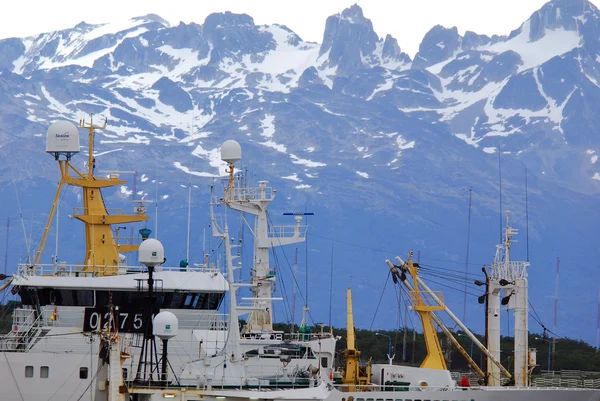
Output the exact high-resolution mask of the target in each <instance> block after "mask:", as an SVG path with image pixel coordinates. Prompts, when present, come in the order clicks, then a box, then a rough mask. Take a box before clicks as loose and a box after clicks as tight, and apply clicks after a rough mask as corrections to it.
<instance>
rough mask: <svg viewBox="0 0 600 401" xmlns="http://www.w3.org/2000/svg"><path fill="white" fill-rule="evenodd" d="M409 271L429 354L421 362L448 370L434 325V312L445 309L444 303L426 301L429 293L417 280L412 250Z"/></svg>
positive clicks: (434, 367) (414, 305) (415, 303)
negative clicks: (437, 303)
mask: <svg viewBox="0 0 600 401" xmlns="http://www.w3.org/2000/svg"><path fill="white" fill-rule="evenodd" d="M407 265H408V266H407V268H408V273H409V274H410V275H411V276H412V279H413V285H414V291H411V293H410V295H411V300H412V304H413V309H414V310H415V312H417V313H418V314H419V317H420V318H421V323H422V325H423V336H424V337H425V346H426V347H427V356H426V357H425V360H424V361H423V363H422V364H421V367H422V368H428V369H439V370H446V361H445V359H444V354H443V352H442V347H441V346H440V341H439V339H438V336H437V332H436V330H435V326H434V325H433V317H432V315H433V313H432V312H434V311H437V310H443V309H444V306H443V305H428V304H426V303H425V302H424V300H423V296H424V295H426V294H427V292H425V291H420V290H419V283H418V280H417V275H418V274H417V273H418V272H417V267H416V266H415V265H413V262H412V251H411V252H410V253H409V254H408V262H407Z"/></svg>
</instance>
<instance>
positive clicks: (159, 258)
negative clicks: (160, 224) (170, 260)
mask: <svg viewBox="0 0 600 401" xmlns="http://www.w3.org/2000/svg"><path fill="white" fill-rule="evenodd" d="M138 260H139V261H140V263H142V264H144V265H146V266H148V267H154V266H157V265H160V264H161V263H163V262H164V260H165V249H164V248H163V245H162V244H161V243H160V241H159V240H157V239H154V238H148V239H147V240H145V241H144V242H142V243H141V244H140V247H139V249H138Z"/></svg>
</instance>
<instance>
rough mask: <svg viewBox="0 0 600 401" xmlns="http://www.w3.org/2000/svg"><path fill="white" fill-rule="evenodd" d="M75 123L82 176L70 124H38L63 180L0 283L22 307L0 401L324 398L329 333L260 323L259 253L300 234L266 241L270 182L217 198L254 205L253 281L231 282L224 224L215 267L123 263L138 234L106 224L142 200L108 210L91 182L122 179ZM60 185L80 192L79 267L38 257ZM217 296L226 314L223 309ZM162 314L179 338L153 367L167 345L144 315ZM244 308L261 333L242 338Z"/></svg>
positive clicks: (267, 305)
mask: <svg viewBox="0 0 600 401" xmlns="http://www.w3.org/2000/svg"><path fill="white" fill-rule="evenodd" d="M81 127H83V128H87V129H88V130H89V140H90V143H89V147H88V151H89V157H88V166H87V172H81V171H79V170H78V169H77V168H76V167H75V166H74V165H73V164H72V163H71V158H72V157H73V156H74V155H75V153H77V151H78V150H79V132H78V129H77V128H76V127H75V126H74V125H73V124H70V123H66V122H60V123H57V124H54V125H53V126H52V127H51V128H50V129H49V131H48V139H49V141H48V147H47V151H48V153H50V154H51V155H53V156H54V158H55V159H56V160H57V162H58V164H59V166H60V171H61V175H62V179H61V182H60V184H59V189H58V191H57V196H56V198H55V201H54V203H53V206H52V210H51V213H50V216H49V218H48V222H47V224H46V228H45V230H44V235H43V237H42V241H41V243H40V248H39V249H38V252H37V253H36V255H35V259H34V260H33V261H32V262H31V263H26V264H22V265H19V266H18V271H17V273H16V274H15V275H14V276H13V277H12V278H11V279H10V280H9V281H8V282H7V283H6V284H5V286H4V288H7V287H8V286H9V285H12V291H13V293H15V294H18V296H19V297H20V299H21V301H22V306H20V307H19V308H17V309H15V310H14V315H13V325H12V330H11V331H10V332H9V333H8V334H7V335H5V336H3V337H2V338H1V339H0V352H1V353H2V356H1V357H0V375H2V376H1V377H2V378H3V379H2V389H3V392H2V399H3V400H24V401H37V400H68V399H72V400H87V399H89V400H92V401H101V400H108V399H110V400H121V399H122V400H125V399H129V397H130V396H131V397H132V399H135V400H145V399H153V398H157V399H163V398H164V397H167V398H171V396H172V393H173V390H171V389H172V388H174V387H178V386H180V385H182V384H184V385H187V387H180V389H183V391H184V392H185V390H186V389H187V390H188V392H187V398H186V399H189V400H193V399H201V398H202V399H216V398H221V397H223V396H224V394H228V397H229V398H233V399H248V398H255V396H256V394H262V393H263V392H265V391H264V390H265V389H268V390H269V391H268V392H269V394H264V395H260V397H261V398H265V399H274V398H279V399H323V398H324V397H325V396H326V394H325V392H324V391H325V390H324V387H323V386H322V385H321V383H322V380H321V376H322V375H323V376H325V375H327V372H329V371H331V370H332V369H333V355H334V349H335V340H334V339H333V337H332V336H331V335H330V334H329V333H316V334H314V335H311V336H309V337H307V338H305V339H303V340H302V341H299V340H298V338H296V339H295V341H292V340H294V339H291V340H284V338H283V337H284V336H283V333H281V332H275V331H273V328H272V324H271V320H270V319H271V314H270V310H271V301H272V300H273V299H271V288H270V286H265V283H268V282H269V281H271V280H274V277H270V275H269V274H268V271H269V268H270V267H269V261H268V248H270V247H272V246H278V245H284V244H286V243H293V242H299V241H302V240H303V235H301V229H304V228H302V227H301V225H300V222H299V221H298V222H297V224H296V225H295V226H293V227H292V228H291V231H285V232H284V231H278V233H277V235H270V236H269V233H268V232H267V228H266V226H264V225H263V223H264V222H266V206H267V204H268V203H269V202H270V201H271V200H272V199H273V195H274V193H275V191H274V190H271V189H268V193H269V194H272V195H268V196H267V195H265V194H266V193H267V192H265V190H264V187H265V184H264V183H261V184H260V185H259V188H257V189H255V190H248V189H236V191H237V192H236V193H235V194H234V193H233V189H232V188H231V192H229V193H230V194H231V195H229V196H228V197H227V199H228V200H230V201H231V202H232V203H235V204H236V205H240V207H241V208H243V207H244V205H246V204H247V205H252V204H257V205H260V207H259V209H260V210H259V211H258V212H256V213H254V214H255V215H256V216H257V219H258V221H257V223H256V224H257V227H259V234H260V235H263V234H264V238H263V237H260V236H259V237H257V236H256V235H255V248H256V249H255V251H256V252H258V253H260V257H255V260H257V261H259V263H257V265H258V268H256V267H253V271H254V273H253V279H252V281H251V282H248V283H238V282H234V281H233V276H234V275H233V269H234V265H233V259H234V256H233V255H232V253H231V246H230V245H231V244H230V243H229V241H228V240H227V239H226V238H228V235H227V236H225V237H223V234H224V233H225V232H227V231H226V230H227V228H226V226H225V230H224V231H221V232H215V235H216V236H219V237H221V238H222V239H224V243H225V244H226V246H225V248H226V250H227V251H226V255H229V256H228V257H227V258H226V260H227V267H226V271H225V273H223V272H222V271H221V270H220V269H217V268H215V267H214V266H212V265H209V264H208V263H207V261H206V260H204V261H203V263H202V264H199V265H194V266H193V267H192V266H179V267H173V268H171V267H168V266H164V265H163V260H162V259H161V260H160V261H159V262H157V263H156V265H155V266H154V264H153V265H152V267H151V266H150V265H138V266H126V265H123V264H122V262H123V261H124V260H125V258H124V257H123V255H122V253H125V252H132V251H136V250H137V249H138V246H139V241H140V239H138V240H137V241H138V243H135V241H132V240H127V239H123V238H121V240H122V242H121V243H119V242H118V240H119V237H118V232H117V233H115V232H114V231H113V230H112V229H111V224H119V225H122V224H127V223H132V222H143V221H145V220H148V217H147V216H146V214H145V204H144V203H143V202H139V201H138V202H136V203H135V207H134V210H135V213H134V214H132V215H128V214H125V213H124V212H123V211H122V210H118V209H107V208H106V206H105V204H104V200H103V198H102V193H101V189H102V188H108V187H111V186H116V185H122V184H124V182H123V181H121V180H119V177H118V174H111V175H110V176H109V177H108V178H105V177H97V176H95V175H94V170H95V168H96V160H95V158H94V157H93V154H94V153H93V142H94V131H95V130H96V129H98V128H102V127H97V126H94V125H93V124H92V123H91V122H90V124H85V123H84V122H83V121H82V122H81ZM238 147H239V145H238ZM69 173H71V174H74V175H73V176H71V175H70V174H69ZM65 185H74V186H78V187H80V188H82V191H83V199H84V207H83V208H78V209H76V210H75V211H74V213H73V216H74V217H75V218H76V219H77V220H80V221H81V222H83V223H84V225H85V240H86V248H85V258H84V262H83V263H80V264H68V263H65V262H58V261H56V260H54V258H53V261H54V263H52V264H42V263H40V261H41V258H42V253H43V246H44V245H45V240H46V238H47V234H48V231H49V228H50V226H51V224H52V219H53V217H54V214H55V212H56V208H57V200H58V199H59V195H60V190H61V189H62V187H63V186H65ZM228 189H229V188H228ZM226 204H227V203H226ZM227 206H229V204H227ZM150 234H151V231H150V230H148V229H142V230H140V235H141V240H145V241H148V243H150V242H152V241H155V240H151V239H150V240H146V238H148V236H149V235H150ZM256 238H259V240H256ZM267 241H268V242H267ZM274 241H276V242H277V243H274ZM263 249H266V250H267V252H266V254H263V253H264V252H263V251H262V250H263ZM140 260H141V259H140ZM235 267H239V266H235ZM265 272H267V273H265ZM150 273H152V274H151V275H150ZM242 286H245V287H249V288H250V289H251V290H252V296H251V297H249V299H248V300H247V301H248V302H246V303H249V305H247V306H244V305H238V301H237V300H236V296H235V289H236V288H239V287H242ZM263 286H264V287H263ZM259 287H261V288H259ZM150 288H152V291H151V292H149V289H150ZM265 288H266V290H265ZM230 290H231V291H230ZM227 293H229V294H230V295H231V300H230V301H229V309H230V312H231V313H230V314H222V313H220V312H219V311H220V310H221V309H223V308H222V306H223V304H224V303H223V300H224V299H225V296H226V294H227ZM161 312H170V313H172V314H173V316H174V318H175V319H176V321H177V326H178V330H177V336H176V337H174V338H172V339H171V340H170V341H169V346H168V364H167V365H166V366H168V371H165V369H163V368H162V367H161V366H160V365H161V364H160V363H159V361H160V362H162V361H163V359H161V353H162V350H163V347H164V346H165V345H166V343H164V342H163V343H162V344H161V343H160V341H158V340H157V339H156V338H155V336H154V334H153V331H152V327H151V326H152V322H151V320H150V319H151V318H148V316H152V315H156V314H159V313H161ZM248 312H253V313H254V315H253V316H261V317H259V318H254V319H255V320H257V321H260V322H263V323H264V324H261V325H260V331H259V332H258V331H256V330H248V329H246V330H245V331H246V332H247V333H248V335H247V336H241V335H240V329H239V327H238V316H240V315H243V314H246V313H248ZM149 313H150V314H149ZM111 316H112V318H111ZM252 320H253V319H251V321H252ZM320 366H322V367H323V369H320V368H319V367H320ZM278 389H287V390H286V391H284V392H281V391H279V390H278ZM228 391H229V393H227V392H228ZM194 394H195V395H194ZM163 396H164V397H163Z"/></svg>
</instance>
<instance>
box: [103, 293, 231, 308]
mask: <svg viewBox="0 0 600 401" xmlns="http://www.w3.org/2000/svg"><path fill="white" fill-rule="evenodd" d="M108 293H109V291H104V290H97V291H96V306H97V307H101V306H107V305H108V298H109V296H108ZM224 295H225V294H224V293H209V292H189V293H185V292H156V293H154V297H155V300H154V307H155V308H156V309H204V310H206V309H208V310H217V309H219V306H220V305H221V302H222V301H223V297H224ZM146 297H147V293H146V292H137V291H112V303H113V305H119V306H121V305H129V306H131V307H136V306H138V307H142V306H145V305H146V302H147V298H146Z"/></svg>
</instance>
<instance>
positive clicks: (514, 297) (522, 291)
mask: <svg viewBox="0 0 600 401" xmlns="http://www.w3.org/2000/svg"><path fill="white" fill-rule="evenodd" d="M516 234H518V230H516V229H515V228H512V227H510V226H509V212H506V229H505V235H504V246H503V247H502V246H498V247H497V249H496V257H495V258H494V262H493V263H492V269H491V275H490V283H489V293H490V294H489V298H488V299H489V305H490V306H489V311H488V313H489V316H488V338H489V348H490V352H492V354H494V356H495V357H496V356H497V357H499V356H500V304H502V305H507V307H508V309H513V310H514V319H515V324H514V327H515V334H514V339H515V345H514V347H515V348H514V364H515V373H514V379H515V386H517V387H526V386H528V385H529V380H528V378H529V368H530V366H529V338H528V337H529V328H528V319H527V315H528V313H529V301H528V295H527V291H528V284H527V268H528V267H529V262H523V261H519V262H513V261H511V260H510V246H511V244H512V243H513V242H516V241H515V240H513V239H512V237H513V236H515V235H516ZM501 293H502V296H503V297H502V302H500V294H501ZM488 372H489V373H490V380H489V383H488V384H489V385H492V386H497V385H499V384H500V382H499V372H498V370H497V369H495V367H493V366H490V364H489V363H488Z"/></svg>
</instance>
